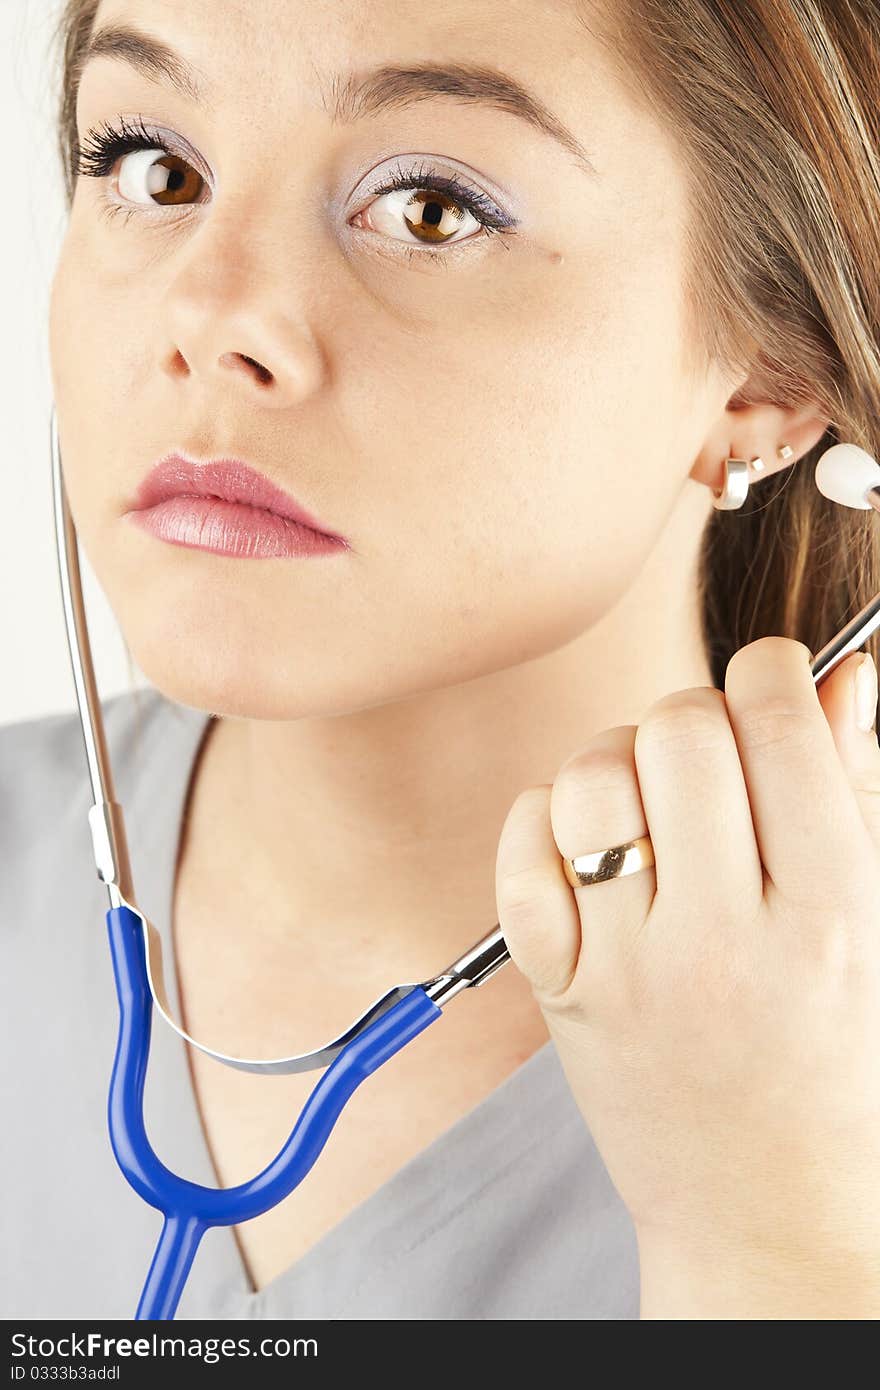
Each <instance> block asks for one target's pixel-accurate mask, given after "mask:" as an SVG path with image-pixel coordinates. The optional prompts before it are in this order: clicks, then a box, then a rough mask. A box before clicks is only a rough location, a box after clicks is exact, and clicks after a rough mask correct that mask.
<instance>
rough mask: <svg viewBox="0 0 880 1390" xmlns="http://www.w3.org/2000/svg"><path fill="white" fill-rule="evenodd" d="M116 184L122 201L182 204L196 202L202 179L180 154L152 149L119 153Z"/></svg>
mask: <svg viewBox="0 0 880 1390" xmlns="http://www.w3.org/2000/svg"><path fill="white" fill-rule="evenodd" d="M117 186H118V190H119V195H120V197H122V198H124V199H125V200H126V202H130V203H138V204H141V205H145V206H150V205H158V206H166V207H167V206H169V205H171V206H186V204H188V203H190V202H196V201H198V199H199V197H200V195H201V192H202V189H203V188H204V187H205V180H204V179H203V178H202V176H201V174H200V173H198V171H197V170H196V169H194V168H193V167H192V165H191V164H189V163H188V162H187V161H186V160H185V159H182V158H181V157H180V155H176V154H168V153H167V152H166V151H164V150H158V149H155V148H153V149H148V150H133V151H132V152H131V153H130V154H126V155H123V156H122V158H121V160H120V162H119V175H118V178H117Z"/></svg>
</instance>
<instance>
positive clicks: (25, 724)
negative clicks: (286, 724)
mask: <svg viewBox="0 0 880 1390" xmlns="http://www.w3.org/2000/svg"><path fill="white" fill-rule="evenodd" d="M103 708H104V713H105V723H106V730H107V741H108V747H109V752H110V758H111V765H112V768H113V777H114V782H115V788H116V797H117V800H119V801H120V802H121V804H122V807H123V812H124V816H125V825H126V830H127V834H128V841H129V850H130V855H131V865H132V875H133V882H134V891H135V898H136V902H137V905H138V907H139V908H140V909H141V911H142V912H143V913H144V914H145V915H146V916H147V917H148V918H149V920H150V921H151V922H152V923H153V924H154V926H155V927H156V928H157V930H158V931H159V933H160V935H161V936H162V939H163V947H164V950H163V956H164V968H165V976H166V985H167V988H168V993H169V999H170V1003H171V1005H172V1009H173V1013H174V1017H179V1010H178V993H177V982H176V978H175V972H174V957H173V952H172V951H171V949H170V947H169V939H170V938H169V924H170V922H171V909H172V901H173V888H174V875H175V866H176V859H177V850H178V845H179V840H180V833H181V827H182V816H183V812H184V809H185V801H186V793H187V790H188V787H189V780H190V774H191V772H192V768H193V764H194V761H195V757H196V754H197V752H198V749H199V746H200V743H201V738H202V735H203V734H204V732H205V731H206V729H207V727H208V722H209V719H210V716H209V715H208V714H205V713H203V712H201V711H199V710H193V709H191V708H190V707H189V706H184V705H179V704H177V703H175V702H173V701H170V700H168V699H167V698H166V697H165V696H164V695H162V694H161V693H160V692H158V691H157V690H155V689H153V688H151V687H149V688H147V689H143V690H138V691H132V692H126V693H124V694H122V695H117V696H114V697H112V698H110V699H107V700H105V701H104V702H103ZM90 805H91V795H90V788H89V783H88V778H87V773H86V761H85V751H84V745H83V740H82V734H81V731H80V726H79V720H78V717H77V716H76V715H75V714H73V713H70V714H60V715H51V716H48V717H43V718H37V719H30V720H24V721H19V722H16V723H14V724H7V725H5V726H3V727H2V728H0V988H2V1004H0V1029H2V1034H0V1036H2V1045H3V1063H2V1073H3V1121H4V1123H3V1141H2V1148H0V1180H2V1192H3V1202H2V1218H0V1221H2V1232H3V1238H2V1242H0V1245H2V1255H0V1261H2V1263H0V1316H2V1317H4V1318H6V1319H11V1318H28V1319H43V1318H82V1319H86V1318H126V1319H128V1318H132V1317H133V1316H134V1312H135V1309H136V1307H137V1302H138V1298H139V1296H140V1291H141V1288H142V1286H143V1282H144V1279H145V1278H146V1274H147V1270H148V1268H149V1265H150V1261H151V1259H152V1254H153V1249H154V1247H155V1243H156V1240H157V1238H158V1234H159V1229H160V1225H161V1216H160V1214H159V1212H157V1211H156V1210H155V1209H154V1208H152V1207H150V1206H148V1205H147V1204H146V1203H144V1202H143V1201H142V1199H141V1198H140V1197H138V1196H137V1195H136V1193H135V1192H134V1191H133V1190H132V1188H131V1187H129V1185H128V1183H127V1182H126V1180H125V1178H124V1177H123V1175H122V1173H121V1172H120V1170H119V1168H118V1167H117V1166H116V1160H115V1158H114V1157H113V1153H112V1150H111V1147H110V1141H109V1137H108V1133H107V1123H106V1107H107V1085H108V1081H109V1076H110V1068H111V1065H112V1061H113V1055H114V1050H115V1046H116V1029H117V1003H116V992H115V986H114V981H113V971H112V966H111V962H110V951H109V946H108V941H107V929H106V920H105V917H106V912H107V910H108V907H109V900H108V897H107V890H106V888H105V887H104V885H103V884H102V883H101V882H100V880H99V879H98V877H97V872H96V870H95V867H94V860H93V857H92V847H91V838H90V834H89V827H88V820H87V814H88V810H89V806H90ZM441 964H442V962H438V968H439V966H440V965H441ZM392 983H393V981H389V984H392ZM488 988H490V989H491V985H489V986H488ZM368 1002H369V1001H368V1000H364V1004H365V1006H366V1004H367V1003H368ZM437 1026H438V1027H442V1026H443V1024H442V1020H441V1021H440V1022H439V1023H438V1025H437ZM152 1038H153V1041H152V1048H151V1054H150V1064H149V1068H148V1072H147V1081H146V1105H145V1113H146V1119H147V1128H148V1133H149V1135H150V1139H151V1142H152V1144H153V1146H154V1148H155V1149H156V1151H157V1153H158V1154H159V1156H160V1158H162V1160H163V1161H164V1162H165V1163H167V1164H168V1165H169V1166H171V1167H172V1168H175V1169H176V1170H177V1172H178V1173H180V1174H182V1175H183V1176H185V1177H188V1178H190V1179H191V1180H193V1181H195V1182H198V1183H205V1184H208V1185H211V1186H215V1185H216V1178H215V1175H214V1170H213V1166H212V1163H211V1159H210V1153H209V1150H208V1147H207V1143H206V1140H205V1136H204V1132H203V1130H202V1126H201V1121H200V1118H199V1112H198V1108H197V1104H196V1100H195V1095H194V1091H193V1088H192V1083H191V1080H190V1073H189V1066H188V1062H187V1057H186V1044H185V1043H184V1042H183V1041H182V1040H181V1039H180V1038H178V1037H177V1035H176V1034H175V1033H174V1032H173V1031H172V1030H171V1029H170V1028H168V1026H167V1025H166V1024H165V1023H164V1021H163V1020H162V1019H161V1017H160V1016H159V1015H158V1014H156V1013H155V1012H154V1016H153V1030H152ZM217 1065H219V1063H218V1064H217ZM318 1075H319V1073H316V1074H315V1076H316V1079H317V1077H318ZM365 1085H369V1080H367V1082H366V1083H365ZM294 1119H295V1117H291V1124H292V1123H293V1120H294ZM320 1161H321V1160H320V1158H318V1162H319V1163H320ZM304 1182H305V1183H308V1177H306V1178H305V1179H304ZM638 1316H639V1275H638V1251H637V1246H636V1240H635V1233H634V1230H633V1226H632V1222H631V1219H630V1216H629V1213H628V1211H627V1209H626V1207H625V1206H624V1204H623V1202H622V1200H621V1198H620V1196H619V1194H618V1193H617V1191H616V1189H615V1187H614V1186H613V1184H612V1182H611V1180H610V1178H609V1176H608V1173H607V1171H606V1169H605V1166H604V1163H603V1162H602V1159H601V1158H600V1156H599V1153H598V1151H597V1149H596V1147H595V1145H594V1143H593V1141H592V1139H591V1137H590V1134H589V1132H588V1129H587V1127H586V1125H585V1123H584V1121H583V1119H582V1117H581V1115H580V1112H579V1111H578V1109H577V1106H576V1105H575V1103H574V1100H573V1098H572V1095H571V1092H570V1091H569V1089H568V1086H567V1084H566V1081H565V1077H564V1073H563V1071H562V1067H561V1064H560V1061H559V1057H558V1054H557V1052H556V1050H555V1046H554V1044H553V1042H552V1041H551V1042H547V1043H545V1044H544V1046H543V1047H541V1048H540V1049H539V1050H538V1051H537V1052H536V1053H534V1054H533V1055H532V1056H531V1057H529V1058H528V1059H527V1060H526V1061H525V1062H524V1063H523V1064H522V1065H521V1066H519V1067H518V1068H517V1070H516V1071H515V1072H513V1073H512V1074H511V1075H510V1076H508V1077H507V1078H506V1079H505V1080H504V1081H503V1082H502V1084H501V1085H500V1086H498V1087H496V1088H495V1090H493V1091H492V1092H491V1093H490V1094H489V1095H488V1096H486V1097H485V1098H484V1099H483V1100H482V1101H480V1102H479V1103H478V1104H477V1105H476V1106H475V1107H474V1108H473V1109H472V1110H470V1111H469V1112H468V1113H467V1114H465V1115H464V1116H462V1117H461V1118H460V1119H459V1120H458V1121H457V1122H456V1123H455V1124H453V1125H452V1126H451V1128H449V1129H448V1130H446V1131H445V1132H444V1133H443V1134H441V1135H440V1136H439V1137H437V1138H436V1139H435V1140H434V1141H433V1142H432V1143H431V1144H429V1145H428V1146H427V1148H425V1149H423V1150H422V1152H420V1153H418V1154H416V1156H415V1157H414V1158H412V1159H410V1160H409V1161H408V1162H407V1163H405V1164H404V1166H403V1167H402V1168H400V1169H399V1170H398V1171H397V1173H395V1174H394V1175H393V1176H392V1177H391V1178H390V1179H389V1181H388V1182H386V1183H384V1184H383V1185H382V1186H381V1187H380V1188H379V1189H378V1190H377V1191H376V1192H374V1193H373V1194H372V1195H371V1196H369V1197H367V1198H366V1200H365V1201H363V1202H361V1203H360V1204H359V1205H358V1206H357V1207H356V1208H354V1209H353V1210H352V1211H350V1212H349V1213H348V1214H347V1215H346V1216H345V1217H343V1219H342V1220H341V1221H340V1222H339V1223H338V1224H337V1225H336V1226H335V1227H334V1228H333V1229H331V1230H330V1231H328V1232H327V1233H326V1234H325V1235H324V1236H323V1237H322V1238H321V1239H320V1240H319V1241H318V1242H317V1244H315V1245H314V1246H313V1247H312V1248H311V1249H310V1250H308V1251H307V1252H306V1254H305V1255H304V1256H303V1257H302V1258H301V1259H298V1260H296V1261H295V1262H294V1263H293V1264H292V1265H290V1266H289V1267H288V1268H287V1269H286V1270H285V1271H284V1272H283V1273H281V1274H280V1275H278V1276H277V1277H276V1278H275V1279H273V1280H272V1281H271V1283H269V1284H268V1285H267V1286H266V1287H265V1288H263V1289H261V1290H260V1291H259V1292H256V1293H255V1292H253V1291H252V1290H251V1288H250V1284H249V1280H248V1277H247V1272H246V1270H245V1268H244V1265H243V1263H242V1260H241V1257H240V1255H239V1252H238V1245H237V1243H236V1240H235V1236H234V1235H233V1232H232V1230H231V1228H229V1227H215V1228H213V1229H211V1230H209V1231H207V1232H206V1234H205V1235H204V1237H203V1239H202V1242H201V1245H200V1247H199V1250H198V1252H197V1254H196V1257H195V1260H194V1263H193V1266H192V1269H191V1271H190V1275H189V1279H188V1281H187V1284H186V1286H185V1288H184V1291H183V1294H182V1296H181V1300H180V1303H179V1305H178V1310H177V1314H176V1317H177V1319H178V1320H185V1319H187V1318H216V1319H242V1318H244V1319H247V1318H254V1319H260V1318H300V1317H302V1318H324V1319H334V1318H339V1319H345V1318H353V1319H403V1318H406V1319H416V1318H420V1319H452V1318H465V1319H506V1318H537V1319H550V1318H603V1319H604V1318H612V1319H616V1318H634V1319H635V1318H638Z"/></svg>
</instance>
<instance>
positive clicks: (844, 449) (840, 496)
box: [816, 444, 880, 511]
mask: <svg viewBox="0 0 880 1390" xmlns="http://www.w3.org/2000/svg"><path fill="white" fill-rule="evenodd" d="M816 486H817V488H818V489H819V491H820V492H821V493H822V495H823V497H827V498H828V499H829V501H831V502H839V503H840V505H841V506H842V507H856V508H859V509H860V510H862V511H870V510H871V503H870V502H866V501H865V493H866V492H867V491H868V488H871V487H878V486H880V464H878V462H877V460H876V459H873V458H871V455H870V454H867V453H866V452H865V450H864V449H860V448H859V446H858V445H857V444H833V445H832V446H831V448H830V449H826V450H825V452H824V454H823V455H822V457H821V458H820V459H819V462H818V463H817V464H816Z"/></svg>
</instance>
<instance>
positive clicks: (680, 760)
mask: <svg viewBox="0 0 880 1390" xmlns="http://www.w3.org/2000/svg"><path fill="white" fill-rule="evenodd" d="M635 759H636V766H637V769H638V778H639V784H640V786H641V789H642V801H643V803H644V807H645V815H646V816H647V820H648V825H649V827H650V834H651V839H652V840H653V842H654V854H655V855H656V858H657V890H658V893H665V892H667V891H668V892H669V893H670V895H671V897H672V899H673V900H675V898H676V897H678V896H680V897H681V901H682V902H683V903H684V902H685V901H686V902H687V904H688V907H689V909H690V913H691V916H692V917H693V916H694V915H696V916H702V917H703V918H704V919H705V920H706V921H707V922H708V921H715V922H716V925H717V923H718V921H719V920H720V918H719V912H720V910H721V908H722V907H724V908H726V907H728V906H729V904H730V903H731V902H732V901H734V900H735V901H736V903H737V904H738V906H739V907H741V908H742V909H743V910H757V908H758V907H759V905H760V903H761V900H762V898H763V893H764V873H763V869H762V866H761V857H760V855H759V853H758V845H757V841H756V839H755V830H754V826H753V825H752V812H751V807H750V805H749V796H748V791H747V789H746V784H745V779H744V777H743V770H742V766H741V764H740V759H739V753H738V752H737V747H736V740H735V738H734V736H733V730H732V729H731V727H730V720H729V718H728V714H727V705H726V701H725V698H724V695H723V694H722V692H721V691H720V690H716V689H714V687H712V686H695V687H693V688H692V689H689V690H678V691H675V692H673V693H671V694H669V695H665V696H663V697H662V699H660V700H658V701H657V702H656V703H655V704H654V705H652V706H651V708H650V709H649V710H648V711H647V713H646V715H645V717H644V719H643V720H642V722H641V724H640V725H639V731H638V734H637V736H636V743H635Z"/></svg>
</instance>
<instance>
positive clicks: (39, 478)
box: [0, 0, 145, 724]
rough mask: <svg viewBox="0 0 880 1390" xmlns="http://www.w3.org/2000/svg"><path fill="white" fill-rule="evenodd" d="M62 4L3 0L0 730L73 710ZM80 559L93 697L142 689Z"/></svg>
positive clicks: (0, 48)
mask: <svg viewBox="0 0 880 1390" xmlns="http://www.w3.org/2000/svg"><path fill="white" fill-rule="evenodd" d="M59 8H60V6H59V2H58V0H0V129H2V130H3V132H4V139H3V160H2V165H3V173H2V189H3V195H4V196H3V198H2V214H0V267H2V271H0V276H2V278H0V310H2V328H3V331H2V335H0V421H2V426H0V447H2V457H0V506H2V521H0V594H2V601H0V724H6V723H9V722H11V721H14V720H19V719H34V718H37V717H39V716H41V715H44V714H52V713H56V712H59V711H62V710H72V709H75V707H76V701H75V696H74V688H73V679H72V676H71V670H70V658H69V655H68V651H67V639H66V637H65V631H64V623H63V617H62V608H61V594H60V588H59V583H58V567H57V562H56V558H55V542H54V521H53V512H52V489H51V472H50V467H51V465H50V454H49V410H50V406H51V401H52V382H51V376H50V371H49V346H48V302H49V288H50V283H51V279H52V275H53V272H54V267H55V261H56V258H57V255H58V250H59V247H60V245H61V240H62V238H63V235H64V227H65V222H66V216H67V214H66V210H65V205H64V193H63V181H62V175H61V166H60V161H59V156H58V155H57V154H56V143H57V142H56V139H55V130H54V122H55V112H56V108H57V103H58V95H59V91H58V89H59V62H58V58H57V51H56V49H55V48H54V47H53V46H52V43H51V31H52V27H53V25H54V23H55V21H56V18H57V15H58V12H59ZM95 370H96V371H100V363H95ZM108 408H109V409H111V410H112V409H113V405H112V402H111V403H110V404H109V406H108ZM80 558H81V566H82V574H83V588H84V592H85V600H86V611H87V614H88V620H89V632H90V635H91V640H92V650H93V654H94V658H95V670H96V674H97V681H98V690H99V692H100V694H101V696H102V697H103V698H107V697H108V696H110V695H113V694H115V693H117V692H118V691H120V690H127V689H129V688H130V686H131V685H132V684H136V685H142V684H145V681H144V678H143V676H142V674H141V673H140V672H139V671H138V670H137V669H136V668H130V666H129V660H128V657H127V653H126V650H125V646H124V644H123V641H122V638H121V635H120V633H119V629H118V626H117V624H116V621H115V619H114V617H113V614H112V611H111V609H110V606H109V604H108V603H107V600H106V598H105V596H104V594H103V591H102V590H101V589H100V587H99V586H98V584H97V581H96V580H95V577H94V574H93V572H92V570H91V567H90V566H89V563H88V561H87V559H86V558H85V556H84V555H83V554H82V552H80ZM132 669H133V670H134V681H132V677H131V674H130V672H131V670H132Z"/></svg>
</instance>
